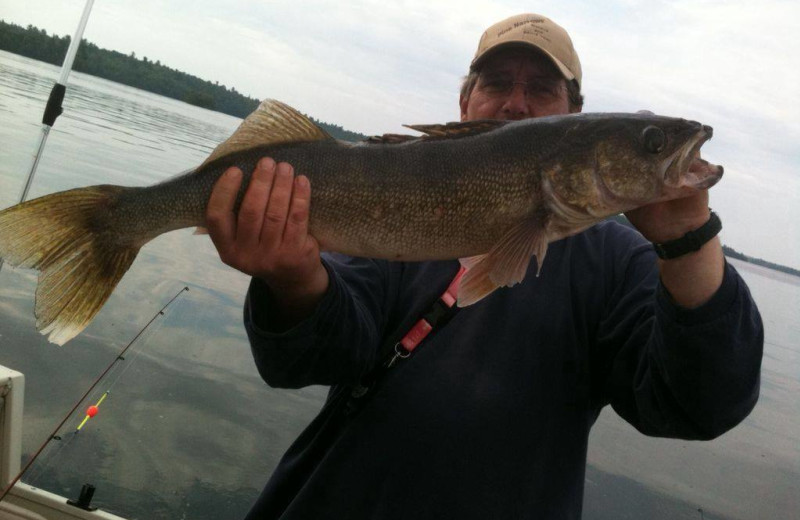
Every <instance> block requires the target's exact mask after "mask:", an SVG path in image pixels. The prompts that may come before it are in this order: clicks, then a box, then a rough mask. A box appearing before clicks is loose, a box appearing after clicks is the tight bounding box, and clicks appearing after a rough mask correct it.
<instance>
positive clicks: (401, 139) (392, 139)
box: [363, 134, 419, 144]
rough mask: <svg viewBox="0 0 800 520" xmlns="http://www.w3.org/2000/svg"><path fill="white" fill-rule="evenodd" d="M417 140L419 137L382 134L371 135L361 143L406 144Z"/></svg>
mask: <svg viewBox="0 0 800 520" xmlns="http://www.w3.org/2000/svg"><path fill="white" fill-rule="evenodd" d="M417 139H419V136H416V135H407V134H383V135H373V136H370V137H367V138H366V139H364V141H363V142H365V143H367V144H401V143H407V142H409V141H414V140H417Z"/></svg>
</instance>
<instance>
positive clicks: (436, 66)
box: [0, 0, 800, 269]
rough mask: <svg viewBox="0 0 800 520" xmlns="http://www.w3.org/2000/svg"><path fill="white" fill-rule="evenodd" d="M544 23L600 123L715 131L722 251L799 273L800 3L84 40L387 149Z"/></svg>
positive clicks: (225, 20) (563, 10) (553, 10)
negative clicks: (681, 122) (504, 48)
mask: <svg viewBox="0 0 800 520" xmlns="http://www.w3.org/2000/svg"><path fill="white" fill-rule="evenodd" d="M84 3H85V1H84V0H25V1H23V0H0V19H3V20H5V21H6V22H12V23H16V24H19V25H23V26H27V25H28V24H32V25H34V26H37V27H39V28H43V29H45V30H46V31H47V32H48V33H51V34H52V33H55V34H59V35H67V34H69V35H72V34H73V33H74V31H75V28H76V27H77V24H78V20H79V18H80V15H81V13H82V11H83V7H84ZM531 10H535V12H537V13H539V14H543V15H545V16H548V17H550V18H552V19H553V20H555V21H556V22H557V23H559V24H560V25H562V26H563V27H564V28H565V29H567V31H568V32H569V33H570V35H571V37H572V40H573V42H574V44H575V48H576V49H577V51H578V54H579V56H580V58H581V62H582V66H583V93H584V95H585V97H586V103H585V105H584V111H585V112H635V111H637V110H641V109H647V110H651V111H653V112H655V113H657V114H661V115H669V116H677V117H684V118H687V119H695V120H698V121H701V122H702V123H704V124H708V125H711V126H712V127H714V138H713V140H712V141H710V142H709V143H707V144H706V145H704V147H703V157H704V158H706V159H707V160H709V161H711V162H712V163H716V164H722V165H723V166H724V167H725V176H724V178H723V179H722V181H721V182H720V183H719V184H718V185H717V186H715V187H714V188H713V189H712V191H711V206H712V207H713V208H714V209H715V210H716V211H717V212H718V213H719V214H720V216H721V218H722V221H723V226H724V227H723V232H722V235H721V236H722V240H723V243H725V244H726V245H728V246H730V247H733V248H734V249H736V250H738V251H740V252H744V253H745V254H749V255H751V256H755V257H759V258H763V259H766V260H769V261H772V262H777V263H780V264H783V265H789V266H791V267H794V268H798V269H800V225H798V222H800V171H799V170H800V146H798V144H797V143H799V142H800V102H799V101H798V94H800V72H798V71H799V70H800V67H798V64H797V59H798V58H797V57H798V56H800V2H796V1H795V0H761V1H759V2H757V3H754V2H752V1H745V0H732V1H721V0H675V1H659V0H648V1H640V0H606V1H603V2H598V1H577V0H576V1H572V0H560V1H538V2H515V1H505V2H504V1H472V0H460V1H458V2H451V1H447V2H445V1H437V0H419V1H417V0H410V1H397V2H386V1H365V0H352V1H348V2H331V1H320V0H315V1H301V0H288V1H284V0H273V1H268V0H260V1H256V0H226V1H225V2H222V1H219V0H218V1H211V0H190V1H188V0H166V1H164V0H160V1H157V0H138V1H136V2H130V1H129V0H96V1H95V3H94V8H93V11H92V14H91V17H90V19H89V23H88V25H87V28H86V32H85V33H84V37H85V38H86V39H87V40H89V41H91V42H93V43H95V44H97V45H98V46H100V47H103V48H107V49H113V50H117V51H120V52H123V53H126V54H129V53H131V52H135V53H136V56H138V57H147V58H148V59H150V60H153V61H155V60H158V61H160V62H161V63H163V64H165V65H168V66H170V67H173V68H177V69H180V70H183V71H185V72H188V73H190V74H193V75H196V76H199V77H201V78H203V79H207V80H210V81H219V82H220V83H221V84H224V85H227V86H229V87H231V86H233V87H235V88H236V90H237V91H239V92H241V93H243V94H245V95H248V96H251V97H255V98H262V99H263V98H275V99H279V100H281V101H283V102H285V103H288V104H290V105H292V106H294V107H295V108H297V109H299V110H301V111H302V112H305V113H307V114H309V115H311V116H313V117H315V118H316V119H319V120H321V121H325V122H328V123H334V124H338V125H340V126H343V127H344V128H346V129H348V130H353V131H357V132H361V133H364V134H368V135H372V134H382V133H391V132H395V133H396V132H408V131H407V130H405V129H403V128H402V126H401V125H402V124H418V123H442V122H447V121H454V120H457V119H458V118H459V111H458V104H457V101H458V90H459V86H460V81H461V79H462V77H463V76H464V74H465V73H466V71H467V66H468V64H469V61H470V60H471V58H472V55H473V53H474V52H475V48H476V46H477V42H478V38H479V37H480V35H481V33H482V32H483V31H484V29H485V28H486V27H488V26H489V25H491V24H493V23H495V22H496V21H499V20H501V19H503V18H505V17H507V16H511V15H514V14H519V13H524V12H531Z"/></svg>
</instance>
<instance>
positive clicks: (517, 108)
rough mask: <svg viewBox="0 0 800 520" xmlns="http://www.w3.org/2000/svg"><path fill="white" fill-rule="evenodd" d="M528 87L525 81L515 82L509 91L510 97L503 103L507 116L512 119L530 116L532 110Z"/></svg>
mask: <svg viewBox="0 0 800 520" xmlns="http://www.w3.org/2000/svg"><path fill="white" fill-rule="evenodd" d="M527 88H528V85H526V84H525V83H522V82H518V83H514V87H513V88H512V89H511V92H509V93H508V98H507V99H506V102H505V103H504V104H503V112H505V114H506V116H507V117H509V118H512V119H522V118H526V117H530V115H531V110H530V107H529V106H528V96H527V94H526V89H527Z"/></svg>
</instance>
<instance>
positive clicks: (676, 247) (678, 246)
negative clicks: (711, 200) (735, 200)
mask: <svg viewBox="0 0 800 520" xmlns="http://www.w3.org/2000/svg"><path fill="white" fill-rule="evenodd" d="M709 211H710V212H711V214H710V215H709V217H708V221H707V222H706V223H705V224H703V225H702V226H700V227H699V228H697V229H695V230H694V231H689V232H688V233H686V234H685V235H683V236H682V237H680V238H676V239H675V240H670V241H669V242H664V243H661V244H659V243H655V242H654V243H653V249H655V250H656V254H657V255H658V257H659V258H661V259H663V260H669V259H672V258H678V257H679V256H683V255H685V254H688V253H692V252H694V251H697V250H699V249H700V248H701V247H703V244H705V243H706V242H708V241H709V240H711V239H712V238H714V237H715V236H717V234H718V233H719V232H720V230H722V221H721V220H720V219H719V217H718V216H717V214H716V213H714V212H713V211H711V210H710V209H709Z"/></svg>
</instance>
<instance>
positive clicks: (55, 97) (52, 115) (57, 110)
mask: <svg viewBox="0 0 800 520" xmlns="http://www.w3.org/2000/svg"><path fill="white" fill-rule="evenodd" d="M93 4H94V0H86V5H85V6H84V7H83V14H82V15H81V20H80V22H79V23H78V28H77V29H76V30H75V36H73V37H72V40H71V41H70V42H69V47H68V48H67V55H66V56H65V57H64V63H63V64H62V65H61V76H59V78H58V81H57V82H56V83H55V84H54V85H53V88H52V90H50V97H49V98H48V99H47V105H46V106H45V109H44V115H43V116H42V132H41V133H40V134H39V145H38V146H37V147H36V154H35V155H34V156H33V164H32V165H31V171H30V172H28V178H27V179H26V181H25V187H24V188H22V195H21V196H20V198H19V201H20V203H22V202H25V200H26V199H27V198H28V192H29V191H30V189H31V185H32V184H33V177H34V176H35V175H36V169H37V168H38V167H39V160H40V159H41V157H42V153H44V147H45V144H46V143H47V136H49V135H50V129H51V128H53V125H54V124H55V122H56V118H58V116H60V115H61V113H62V112H63V111H64V108H63V107H62V106H61V103H63V101H64V94H65V93H66V92H67V78H68V77H69V73H70V72H71V71H72V63H73V62H74V61H75V55H76V54H77V53H78V47H80V45H81V39H82V38H83V31H84V30H85V29H86V23H87V22H88V21H89V13H91V11H92V5H93ZM2 268H3V259H2V258H0V269H2Z"/></svg>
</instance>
